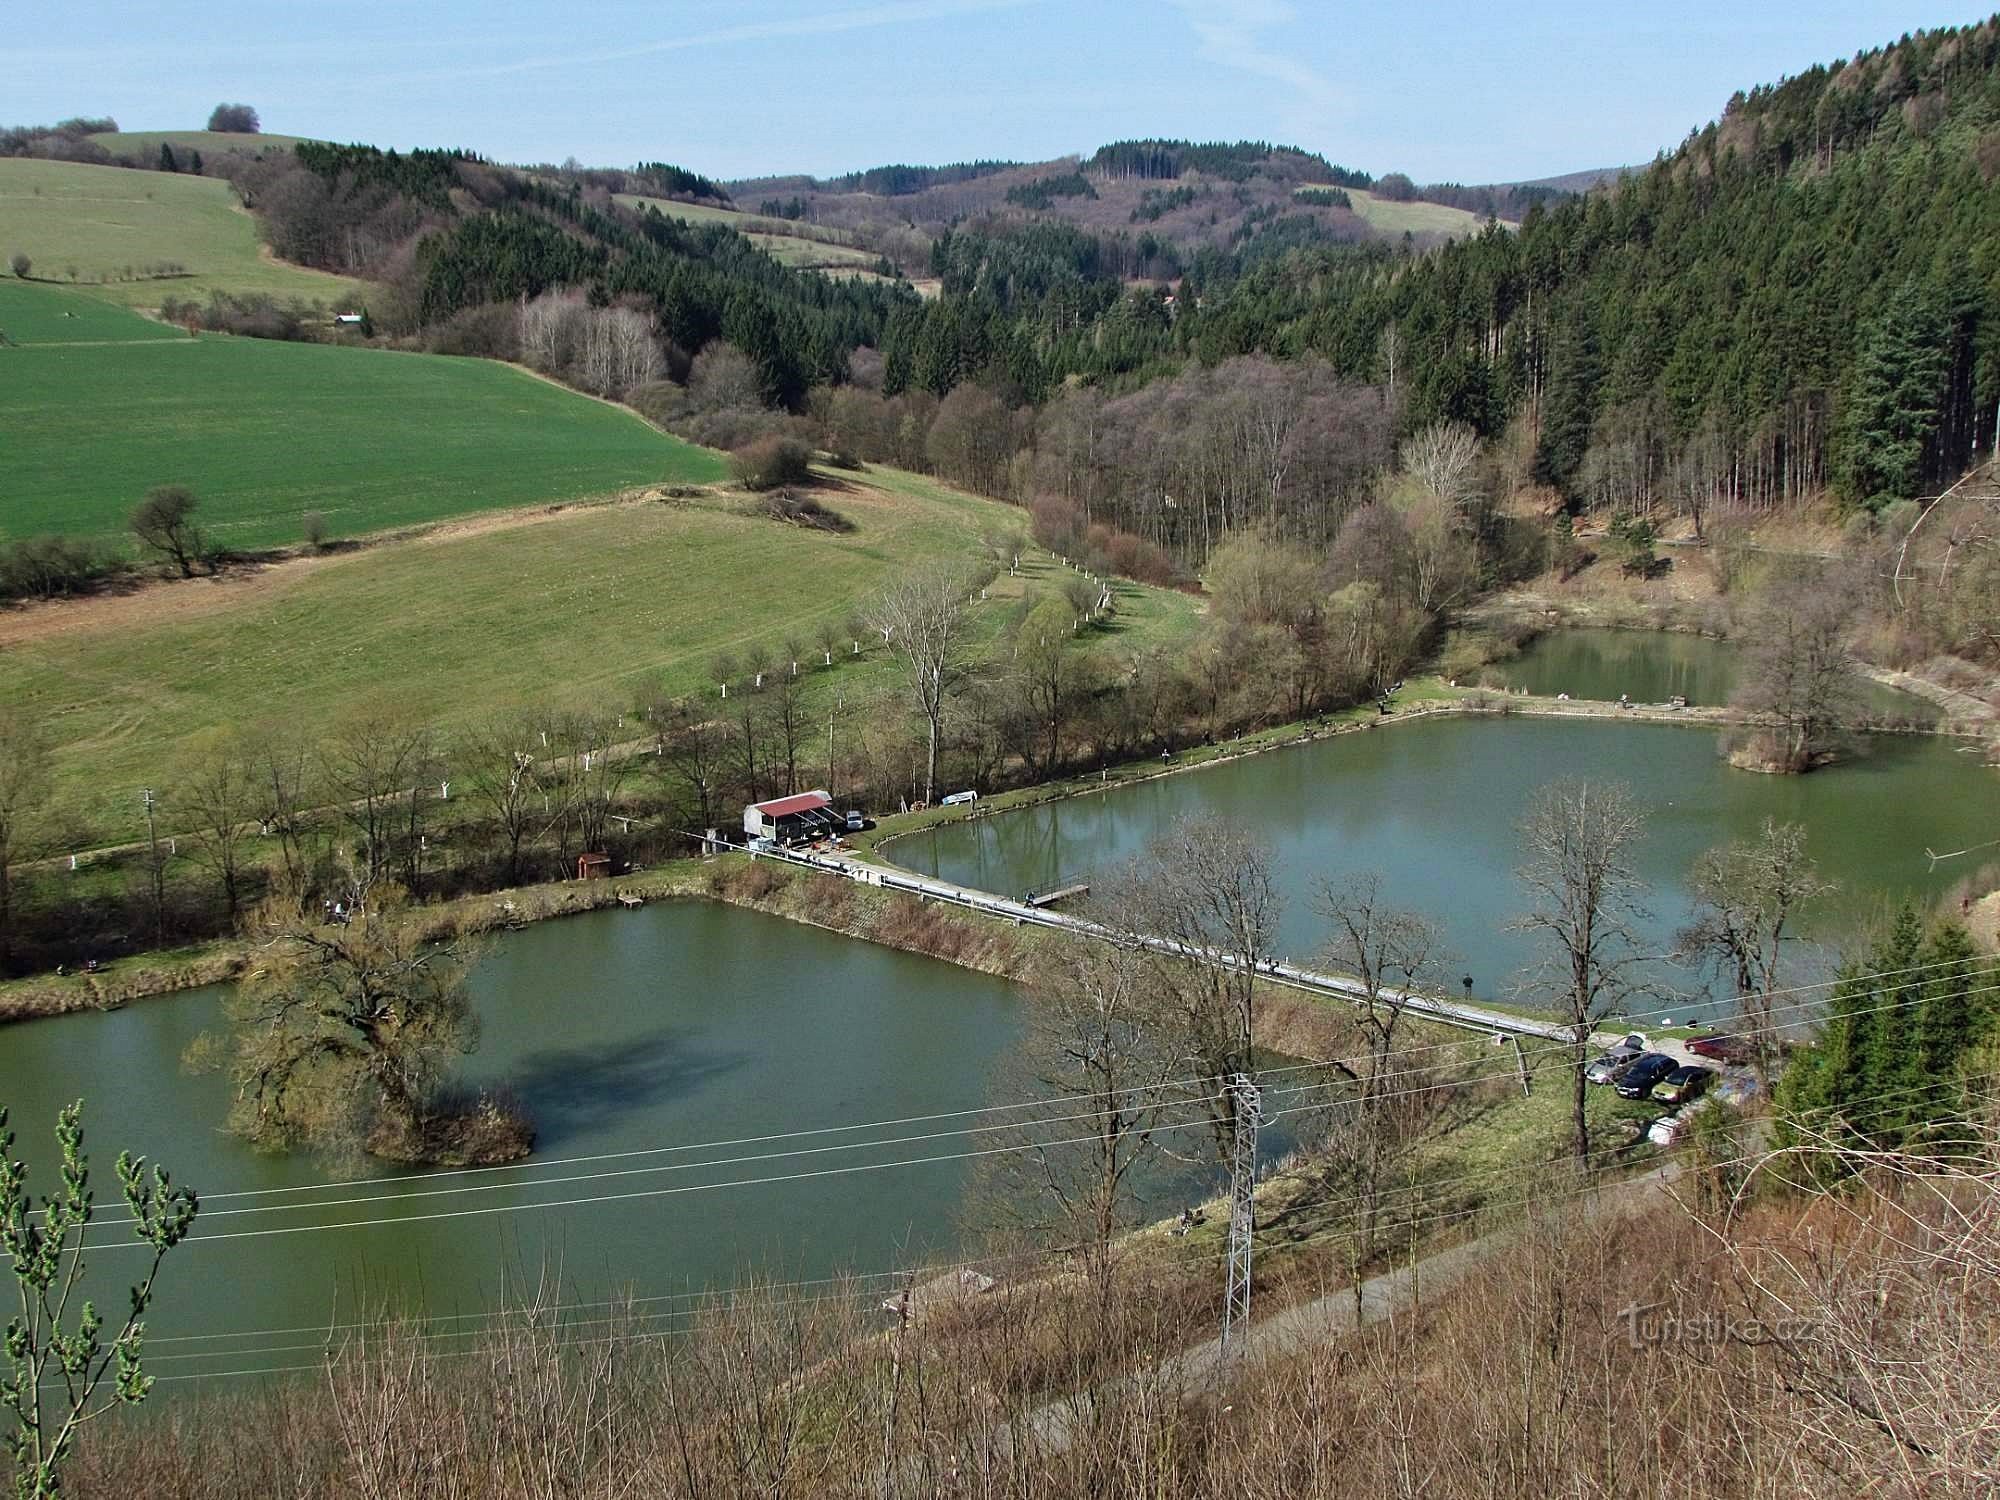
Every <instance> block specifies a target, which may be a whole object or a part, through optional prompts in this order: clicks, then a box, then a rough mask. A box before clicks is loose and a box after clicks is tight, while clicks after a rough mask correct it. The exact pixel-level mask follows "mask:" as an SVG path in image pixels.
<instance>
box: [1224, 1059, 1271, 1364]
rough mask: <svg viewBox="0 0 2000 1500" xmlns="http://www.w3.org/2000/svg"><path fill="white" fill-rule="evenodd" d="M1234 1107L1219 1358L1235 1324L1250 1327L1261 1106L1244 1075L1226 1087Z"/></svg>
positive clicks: (1233, 1078)
mask: <svg viewBox="0 0 2000 1500" xmlns="http://www.w3.org/2000/svg"><path fill="white" fill-rule="evenodd" d="M1227 1087H1228V1090H1229V1097H1230V1099H1231V1100H1232V1101H1233V1102H1234V1105H1235V1115H1236V1148H1235V1151H1234V1152H1233V1153H1232V1155H1231V1157H1230V1162H1229V1290H1228V1292H1227V1294H1226V1295H1225V1296H1224V1298H1223V1302H1222V1358H1223V1359H1224V1360H1227V1359H1228V1358H1229V1335H1230V1332H1231V1330H1232V1329H1233V1328H1235V1326H1236V1325H1237V1324H1239V1323H1240V1324H1242V1325H1243V1327H1244V1329H1245V1330H1247V1329H1248V1328H1249V1326H1250V1240H1251V1236H1252V1234H1253V1233H1254V1232H1255V1231H1256V1228H1257V1205H1256V1203H1255V1202H1254V1201H1253V1197H1252V1195H1253V1193H1254V1192H1255V1190H1256V1186H1257V1127H1258V1126H1259V1125H1261V1124H1263V1123H1264V1107H1263V1102H1262V1098H1261V1096H1260V1095H1259V1093H1258V1090H1257V1085H1256V1084H1255V1083H1253V1082H1251V1080H1250V1075H1249V1074H1247V1073H1233V1074H1231V1075H1230V1078H1229V1083H1228V1085H1227Z"/></svg>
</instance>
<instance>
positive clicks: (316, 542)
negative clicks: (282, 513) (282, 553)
mask: <svg viewBox="0 0 2000 1500" xmlns="http://www.w3.org/2000/svg"><path fill="white" fill-rule="evenodd" d="M299 530H300V531H301V532H302V533H303V534H304V536H305V539H306V545H307V546H308V547H310V548H312V549H313V551H315V552H321V551H324V550H325V548H326V516H325V515H324V514H323V513H322V512H320V511H316V510H309V511H307V512H306V513H305V514H304V515H303V516H301V517H300V518H299Z"/></svg>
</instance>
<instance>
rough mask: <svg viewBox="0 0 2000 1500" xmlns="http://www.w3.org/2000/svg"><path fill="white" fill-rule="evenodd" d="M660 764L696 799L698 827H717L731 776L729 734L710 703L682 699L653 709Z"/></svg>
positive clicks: (695, 809) (703, 828)
mask: <svg viewBox="0 0 2000 1500" xmlns="http://www.w3.org/2000/svg"><path fill="white" fill-rule="evenodd" d="M653 724H654V732H655V734H656V735H657V737H658V738H657V741H656V743H657V746H658V749H659V755H660V762H661V765H662V766H663V767H664V768H665V769H666V770H667V771H668V772H669V773H671V774H672V775H675V776H678V777H679V778H680V779H681V781H682V782H684V783H685V784H686V786H687V790H688V793H689V795H690V796H692V797H693V799H694V804H695V805H694V811H695V816H696V818H697V820H698V821H697V824H696V826H697V827H698V828H700V829H702V830H706V829H709V828H714V827H716V826H717V824H716V809H717V806H718V804H719V802H720V800H721V796H722V788H723V784H724V781H725V780H726V778H727V776H728V763H729V733H728V731H727V730H726V729H725V728H724V727H723V726H722V725H721V724H718V723H717V722H716V721H715V720H714V719H713V718H712V717H711V716H710V714H709V712H708V709H707V706H706V705H705V704H703V703H700V702H697V701H695V700H693V699H688V698H683V699H680V700H678V701H676V702H673V703H670V704H664V705H661V706H658V707H656V708H655V709H654V710H653Z"/></svg>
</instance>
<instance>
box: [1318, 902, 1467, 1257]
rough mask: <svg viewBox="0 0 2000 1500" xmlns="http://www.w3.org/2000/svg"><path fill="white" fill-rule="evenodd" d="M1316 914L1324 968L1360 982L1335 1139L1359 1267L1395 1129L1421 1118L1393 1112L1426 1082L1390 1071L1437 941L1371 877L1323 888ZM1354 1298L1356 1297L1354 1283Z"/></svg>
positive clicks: (1404, 1135) (1429, 978) (1396, 1141)
mask: <svg viewBox="0 0 2000 1500" xmlns="http://www.w3.org/2000/svg"><path fill="white" fill-rule="evenodd" d="M1317 910H1318V912H1319V914H1320V915H1321V916H1323V917H1325V918H1326V919H1327V921H1328V923H1329V925H1330V927H1331V929H1332V932H1331V936H1330V937H1329V938H1328V940H1327V944H1326V948H1325V950H1324V951H1325V956H1326V959H1327V962H1328V963H1329V964H1331V965H1332V966H1333V967H1334V968H1335V969H1336V970H1339V971H1340V972H1342V973H1345V974H1349V975H1351V976H1352V977H1354V978H1355V979H1357V980H1359V981H1360V983H1361V992H1360V994H1359V995H1358V996H1357V997H1356V1000H1355V1005H1354V1019H1355V1024H1356V1025H1357V1026H1358V1027H1359V1028H1360V1030H1361V1037H1362V1043H1363V1046H1364V1049H1365V1050H1364V1051H1363V1054H1362V1056H1361V1058H1360V1060H1359V1063H1360V1065H1359V1066H1358V1067H1354V1066H1351V1065H1350V1066H1349V1067H1348V1068H1347V1071H1348V1072H1349V1073H1350V1074H1351V1075H1352V1076H1353V1078H1354V1082H1355V1084H1356V1086H1357V1087H1356V1089H1355V1096H1354V1100H1353V1104H1354V1109H1353V1111H1352V1117H1351V1120H1350V1121H1349V1122H1347V1125H1348V1128H1347V1129H1345V1130H1344V1131H1342V1132H1341V1133H1340V1134H1341V1138H1342V1139H1341V1142H1340V1144H1341V1145H1343V1146H1344V1148H1345V1149H1344V1152H1343V1154H1344V1155H1346V1156H1347V1157H1348V1158H1349V1160H1350V1162H1351V1165H1352V1171H1353V1179H1354V1188H1355V1197H1356V1198H1357V1200H1358V1203H1357V1208H1358V1215H1357V1217H1358V1219H1359V1224H1358V1228H1357V1235H1356V1239H1357V1246H1356V1261H1357V1263H1361V1262H1365V1261H1366V1260H1367V1259H1368V1257H1369V1256H1370V1255H1371V1254H1373V1252H1374V1247H1375V1233H1376V1227H1377V1223H1378V1220H1379V1217H1380V1212H1381V1197H1382V1185H1383V1179H1384V1175H1385V1174H1384V1167H1385V1165H1386V1163H1387V1159H1388V1157H1389V1155H1390V1154H1391V1153H1392V1152H1393V1151H1394V1150H1395V1149H1396V1148H1397V1147H1398V1146H1399V1145H1402V1144H1407V1142H1408V1140H1409V1139H1410V1136H1409V1133H1408V1132H1406V1131H1404V1130H1401V1129H1399V1128H1398V1127H1399V1126H1401V1125H1402V1124H1404V1123H1407V1122H1409V1121H1412V1120H1416V1119H1421V1118H1424V1117H1425V1115H1426V1114H1427V1113H1428V1112H1427V1111H1424V1110H1418V1109H1409V1108H1397V1107H1396V1106H1398V1105H1399V1104H1401V1103H1403V1102H1404V1101H1405V1100H1407V1099H1409V1098H1412V1097H1414V1096H1415V1095H1416V1094H1419V1093H1422V1092H1424V1090H1425V1087H1426V1086H1427V1083H1428V1080H1427V1079H1426V1078H1424V1077H1423V1075H1422V1073H1421V1070H1411V1071H1410V1073H1409V1083H1410V1086H1406V1078H1405V1070H1402V1069H1399V1068H1397V1067H1396V1066H1395V1057H1396V1036H1397V1032H1398V1031H1399V1029H1400V1028H1401V1026H1402V1021H1403V1016H1404V1013H1405V1011H1406V1010H1407V1009H1408V1006H1409V1001H1410V995H1411V992H1412V991H1415V990H1419V989H1422V988H1425V987H1428V986H1430V985H1431V984H1433V983H1434V982H1435V980H1436V977H1437V966H1438V964H1439V962H1440V961H1441V957H1442V950H1443V942H1442V940H1441V939H1440V937H1439V935H1438V930H1437V928H1436V926H1435V925H1434V924H1433V923H1432V922H1431V921H1430V920H1429V919H1427V918H1425V917H1423V916H1421V915H1419V914H1418V913H1416V912H1412V911H1405V910H1402V909H1400V908H1398V907H1395V906H1392V905H1390V904H1389V901H1388V899H1387V897H1386V896H1385V895H1384V894H1383V891H1382V880H1381V877H1380V876H1379V875H1375V874H1373V873H1370V874H1366V875H1358V876H1354V877H1352V878H1351V879H1348V880H1346V881H1342V882H1339V883H1334V882H1328V883H1327V884H1325V885H1323V886H1322V887H1321V889H1320V894H1319V899H1318V902H1317ZM1355 1292H1356V1295H1357V1296H1358V1295H1359V1294H1360V1281H1359V1279H1358V1278H1357V1279H1356V1283H1355Z"/></svg>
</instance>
